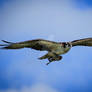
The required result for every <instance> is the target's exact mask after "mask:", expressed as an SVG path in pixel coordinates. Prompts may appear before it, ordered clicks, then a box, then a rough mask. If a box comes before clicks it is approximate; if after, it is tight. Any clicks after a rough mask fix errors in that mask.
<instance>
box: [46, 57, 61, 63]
mask: <svg viewBox="0 0 92 92" xmlns="http://www.w3.org/2000/svg"><path fill="white" fill-rule="evenodd" d="M61 59H62V56H57V57H49V58H48V60H49V62H48V63H47V64H46V65H48V64H50V63H51V62H55V61H59V60H61Z"/></svg>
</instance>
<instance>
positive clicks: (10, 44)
mask: <svg viewBox="0 0 92 92" xmlns="http://www.w3.org/2000/svg"><path fill="white" fill-rule="evenodd" d="M2 41H3V42H4V43H6V44H0V47H1V48H0V49H21V48H24V47H25V44H22V43H13V42H8V41H5V40H2Z"/></svg>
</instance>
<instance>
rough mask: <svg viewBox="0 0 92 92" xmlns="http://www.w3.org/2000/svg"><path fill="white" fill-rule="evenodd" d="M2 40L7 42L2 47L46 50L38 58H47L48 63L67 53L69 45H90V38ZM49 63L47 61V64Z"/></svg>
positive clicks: (59, 58) (91, 41)
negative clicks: (69, 39)
mask: <svg viewBox="0 0 92 92" xmlns="http://www.w3.org/2000/svg"><path fill="white" fill-rule="evenodd" d="M2 41H3V42H5V43H7V44H1V45H0V46H4V47H2V49H21V48H32V49H35V50H40V51H48V53H47V54H46V55H44V56H42V57H40V58H39V59H46V58H48V60H49V63H50V62H52V61H59V60H61V59H62V56H60V55H62V54H65V53H67V52H68V51H69V50H70V49H71V47H74V46H92V38H85V39H79V40H74V41H71V42H54V41H48V40H44V39H35V40H29V41H23V42H17V43H13V42H7V41H5V40H2ZM49 63H47V65H48V64H49Z"/></svg>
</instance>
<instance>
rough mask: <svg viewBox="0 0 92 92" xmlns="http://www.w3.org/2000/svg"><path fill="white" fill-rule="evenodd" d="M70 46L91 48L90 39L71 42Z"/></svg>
mask: <svg viewBox="0 0 92 92" xmlns="http://www.w3.org/2000/svg"><path fill="white" fill-rule="evenodd" d="M71 44H72V46H92V38H84V39H79V40H74V41H72V42H71Z"/></svg>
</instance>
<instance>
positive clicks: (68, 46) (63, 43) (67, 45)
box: [61, 42, 72, 48]
mask: <svg viewBox="0 0 92 92" xmlns="http://www.w3.org/2000/svg"><path fill="white" fill-rule="evenodd" d="M61 44H62V46H63V47H64V48H71V47H72V45H71V43H70V42H62V43H61Z"/></svg>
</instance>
